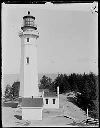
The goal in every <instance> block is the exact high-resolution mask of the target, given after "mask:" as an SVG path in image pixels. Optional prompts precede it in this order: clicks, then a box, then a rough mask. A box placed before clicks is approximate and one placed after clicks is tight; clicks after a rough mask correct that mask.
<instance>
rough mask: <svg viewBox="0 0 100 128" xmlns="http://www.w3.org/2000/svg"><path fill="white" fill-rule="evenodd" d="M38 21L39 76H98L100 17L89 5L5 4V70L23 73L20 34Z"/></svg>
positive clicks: (3, 32) (3, 29)
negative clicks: (29, 21)
mask: <svg viewBox="0 0 100 128" xmlns="http://www.w3.org/2000/svg"><path fill="white" fill-rule="evenodd" d="M28 11H30V14H31V15H33V16H34V17H35V18H36V21H35V22H36V24H37V28H38V31H39V38H38V40H37V44H38V47H37V59H38V73H67V74H68V73H84V72H86V73H89V72H93V73H96V74H97V73H98V15H97V14H96V13H92V12H91V5H90V4H70V5H32V4H29V5H17V4H14V5H13V4H11V5H10V4H3V5H2V71H3V73H4V74H17V73H19V72H20V58H21V39H20V37H19V36H18V33H19V32H20V31H21V26H22V23H23V16H25V15H27V12H28Z"/></svg>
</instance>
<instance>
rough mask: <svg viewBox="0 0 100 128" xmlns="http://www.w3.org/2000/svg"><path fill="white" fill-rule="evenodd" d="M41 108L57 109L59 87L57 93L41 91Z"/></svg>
mask: <svg viewBox="0 0 100 128" xmlns="http://www.w3.org/2000/svg"><path fill="white" fill-rule="evenodd" d="M43 108H45V109H54V108H55V109H59V87H57V93H56V92H49V91H43Z"/></svg>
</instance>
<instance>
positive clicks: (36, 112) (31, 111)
mask: <svg viewBox="0 0 100 128" xmlns="http://www.w3.org/2000/svg"><path fill="white" fill-rule="evenodd" d="M22 119H23V120H42V108H22Z"/></svg>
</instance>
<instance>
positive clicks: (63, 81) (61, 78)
mask: <svg viewBox="0 0 100 128" xmlns="http://www.w3.org/2000/svg"><path fill="white" fill-rule="evenodd" d="M53 86H54V90H56V89H57V87H58V86H59V93H60V94H61V93H65V92H67V91H69V90H70V84H69V83H68V76H67V75H66V74H64V75H63V74H58V76H57V77H56V79H55V80H54V85H53Z"/></svg>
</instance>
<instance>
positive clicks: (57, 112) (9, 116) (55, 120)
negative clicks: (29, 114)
mask: <svg viewBox="0 0 100 128" xmlns="http://www.w3.org/2000/svg"><path fill="white" fill-rule="evenodd" d="M64 115H65V116H64ZM66 115H67V116H66ZM85 119H86V114H85V112H84V111H82V110H81V109H80V108H78V107H77V106H76V105H74V104H73V103H71V102H69V101H68V100H67V99H66V95H60V108H59V109H52V110H51V109H44V110H43V120H42V121H31V120H28V121H25V120H22V115H21V109H19V108H11V107H2V120H3V122H2V125H3V127H6V126H7V127H8V126H9V127H14V126H15V127H19V126H73V125H72V124H75V122H76V125H78V126H79V125H83V126H85V124H83V123H82V121H84V120H85ZM76 125H75V126H76Z"/></svg>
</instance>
